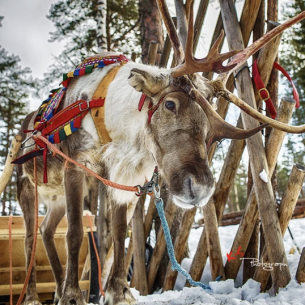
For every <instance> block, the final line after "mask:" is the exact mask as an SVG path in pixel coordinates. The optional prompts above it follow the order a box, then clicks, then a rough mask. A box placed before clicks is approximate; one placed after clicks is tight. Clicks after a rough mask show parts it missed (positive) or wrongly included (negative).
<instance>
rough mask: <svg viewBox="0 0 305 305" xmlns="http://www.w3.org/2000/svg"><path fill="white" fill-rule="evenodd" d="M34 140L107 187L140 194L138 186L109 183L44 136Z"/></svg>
mask: <svg viewBox="0 0 305 305" xmlns="http://www.w3.org/2000/svg"><path fill="white" fill-rule="evenodd" d="M33 139H34V140H35V139H39V140H41V141H43V142H44V143H45V144H47V146H48V147H49V148H50V149H51V150H52V151H53V153H55V154H58V155H60V156H62V157H63V158H64V159H66V160H67V161H68V162H71V163H73V164H75V165H76V166H78V167H80V168H82V169H83V170H85V171H87V172H88V173H89V174H90V175H92V176H94V177H95V178H97V179H99V180H100V181H102V182H103V183H104V184H105V185H107V186H110V187H113V188H116V189H119V190H122V191H129V192H138V191H139V189H138V187H136V186H125V185H122V184H118V183H115V182H112V181H109V180H107V179H105V178H102V177H100V176H99V175H98V174H96V173H95V172H93V171H92V170H91V169H89V168H88V167H86V166H84V165H82V164H80V163H78V162H77V161H75V160H73V159H71V158H69V157H68V156H67V155H65V154H64V153H63V152H61V151H60V150H59V149H58V148H56V146H55V145H53V144H52V143H50V142H49V141H48V140H47V139H46V138H44V137H43V136H33Z"/></svg>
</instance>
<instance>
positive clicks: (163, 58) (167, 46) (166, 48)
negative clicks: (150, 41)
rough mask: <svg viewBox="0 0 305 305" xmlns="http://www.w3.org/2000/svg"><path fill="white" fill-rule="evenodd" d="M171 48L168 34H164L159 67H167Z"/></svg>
mask: <svg viewBox="0 0 305 305" xmlns="http://www.w3.org/2000/svg"><path fill="white" fill-rule="evenodd" d="M171 49H172V45H171V42H170V39H169V37H168V35H166V39H165V42H164V47H163V50H162V54H161V59H160V64H159V68H166V67H167V63H168V59H169V55H170V53H171Z"/></svg>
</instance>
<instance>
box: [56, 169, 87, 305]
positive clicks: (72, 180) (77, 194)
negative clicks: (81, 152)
mask: <svg viewBox="0 0 305 305" xmlns="http://www.w3.org/2000/svg"><path fill="white" fill-rule="evenodd" d="M64 179H65V192H66V204H67V206H66V212H67V219H68V231H67V235H66V243H67V256H68V257H67V270H66V278H65V281H64V286H63V293H62V297H61V298H60V300H59V304H60V305H71V304H75V305H86V302H85V300H84V298H83V296H82V293H81V290H80V288H79V284H78V264H79V251H80V247H81V244H82V241H83V236H84V232H83V224H82V216H83V209H82V205H83V183H84V174H83V173H82V172H80V171H78V170H77V169H76V168H75V166H74V165H73V164H71V163H69V165H68V168H66V170H65V178H64Z"/></svg>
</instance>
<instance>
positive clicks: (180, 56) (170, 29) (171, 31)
mask: <svg viewBox="0 0 305 305" xmlns="http://www.w3.org/2000/svg"><path fill="white" fill-rule="evenodd" d="M157 4H158V7H159V11H160V13H161V16H162V19H163V22H164V25H165V27H166V30H167V33H168V36H169V38H170V40H171V43H172V47H173V49H174V54H175V59H176V61H177V63H178V64H181V63H182V62H183V61H184V58H185V57H184V51H183V48H182V45H181V42H180V39H179V36H178V33H177V30H176V28H175V25H174V23H173V20H172V18H171V16H170V14H169V11H168V7H167V5H166V0H157Z"/></svg>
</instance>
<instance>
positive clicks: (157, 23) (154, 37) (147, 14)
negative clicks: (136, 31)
mask: <svg viewBox="0 0 305 305" xmlns="http://www.w3.org/2000/svg"><path fill="white" fill-rule="evenodd" d="M139 18H140V32H141V46H142V62H143V63H147V62H148V48H149V43H150V42H151V41H156V42H158V43H159V45H158V56H157V60H156V62H157V65H159V62H160V56H159V53H160V54H161V50H162V48H163V43H164V42H163V30H162V20H161V15H160V12H159V9H158V6H157V3H156V1H155V0H152V1H151V0H140V1H139Z"/></svg>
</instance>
